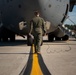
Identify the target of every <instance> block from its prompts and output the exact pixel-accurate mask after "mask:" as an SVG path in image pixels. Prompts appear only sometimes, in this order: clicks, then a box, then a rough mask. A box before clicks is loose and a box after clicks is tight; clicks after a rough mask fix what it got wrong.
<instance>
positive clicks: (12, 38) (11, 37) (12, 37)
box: [10, 33, 15, 42]
mask: <svg viewBox="0 0 76 75" xmlns="http://www.w3.org/2000/svg"><path fill="white" fill-rule="evenodd" d="M10 41H11V42H14V41H15V34H14V33H13V34H11V35H10Z"/></svg>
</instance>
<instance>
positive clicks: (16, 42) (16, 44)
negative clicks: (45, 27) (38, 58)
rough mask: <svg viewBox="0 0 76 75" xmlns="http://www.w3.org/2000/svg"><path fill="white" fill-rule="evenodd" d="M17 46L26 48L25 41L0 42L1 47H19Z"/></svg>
mask: <svg viewBox="0 0 76 75" xmlns="http://www.w3.org/2000/svg"><path fill="white" fill-rule="evenodd" d="M19 45H25V46H27V40H15V41H14V42H10V41H8V42H0V47H1V46H19Z"/></svg>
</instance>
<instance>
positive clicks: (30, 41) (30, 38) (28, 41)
mask: <svg viewBox="0 0 76 75" xmlns="http://www.w3.org/2000/svg"><path fill="white" fill-rule="evenodd" d="M32 44H33V39H32V37H31V36H30V35H27V45H28V46H32Z"/></svg>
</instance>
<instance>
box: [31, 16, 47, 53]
mask: <svg viewBox="0 0 76 75" xmlns="http://www.w3.org/2000/svg"><path fill="white" fill-rule="evenodd" d="M30 27H31V30H30V32H32V34H33V35H34V45H35V51H37V52H38V51H40V48H41V46H40V45H41V43H42V40H43V38H42V36H43V33H45V32H46V28H45V24H44V20H43V19H42V18H41V17H39V16H36V17H34V18H33V19H32V21H31V24H30Z"/></svg>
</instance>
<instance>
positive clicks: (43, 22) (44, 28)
mask: <svg viewBox="0 0 76 75" xmlns="http://www.w3.org/2000/svg"><path fill="white" fill-rule="evenodd" d="M42 27H43V32H44V35H45V34H46V26H45V21H44V20H43V19H42Z"/></svg>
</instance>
